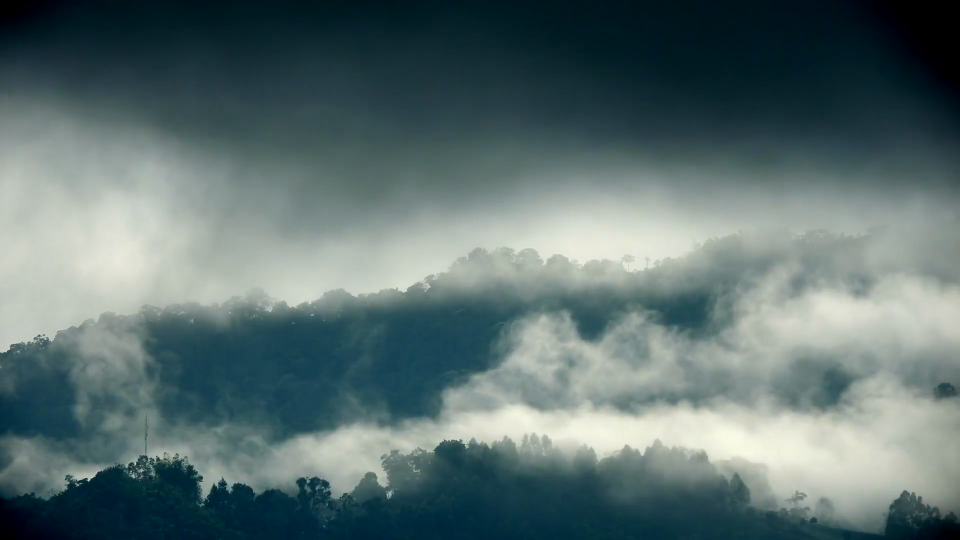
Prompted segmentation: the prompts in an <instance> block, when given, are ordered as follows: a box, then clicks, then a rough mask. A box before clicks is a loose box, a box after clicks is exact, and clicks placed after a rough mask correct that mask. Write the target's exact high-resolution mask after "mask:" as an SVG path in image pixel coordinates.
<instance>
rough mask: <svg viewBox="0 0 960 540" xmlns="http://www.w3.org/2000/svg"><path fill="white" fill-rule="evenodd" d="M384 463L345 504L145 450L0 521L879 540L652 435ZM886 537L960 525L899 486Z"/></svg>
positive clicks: (48, 530)
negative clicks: (593, 444)
mask: <svg viewBox="0 0 960 540" xmlns="http://www.w3.org/2000/svg"><path fill="white" fill-rule="evenodd" d="M381 462H382V469H383V472H384V473H385V477H386V482H385V485H381V483H380V481H379V478H378V476H377V474H376V473H373V472H368V473H366V474H365V475H364V476H363V478H362V479H360V480H359V482H358V483H357V485H356V487H354V488H353V489H352V490H351V491H350V492H345V493H343V494H342V495H340V496H336V495H335V494H334V492H333V491H331V488H330V484H329V482H327V481H326V480H324V479H322V478H318V477H311V478H306V477H301V478H298V479H297V480H296V482H294V483H292V484H293V485H295V486H296V490H295V491H294V490H292V489H287V490H285V491H281V490H277V489H269V490H265V491H262V492H260V493H257V492H255V491H254V490H253V489H251V488H250V487H249V486H247V485H245V484H242V483H234V484H233V485H232V486H231V485H230V484H228V482H227V481H226V480H225V479H223V478H221V479H220V480H219V481H218V482H216V483H215V484H213V485H212V486H211V487H210V489H209V491H208V492H207V494H206V497H204V496H203V493H202V490H201V484H200V483H201V481H202V480H203V477H202V476H201V475H200V473H199V472H198V471H197V470H196V469H195V468H194V466H193V465H191V464H190V462H189V460H188V459H187V458H186V457H183V458H181V457H180V456H179V455H175V456H169V455H164V456H163V457H162V458H148V457H147V456H145V455H144V456H140V458H139V459H138V460H137V461H136V462H131V463H129V464H128V465H126V466H123V465H116V466H113V467H109V468H107V469H104V470H102V471H100V472H98V473H97V474H96V475H95V476H94V477H93V478H92V479H86V478H84V479H79V480H78V479H76V478H74V477H73V476H69V475H68V476H67V477H66V479H65V480H66V487H65V489H63V490H62V491H60V492H59V493H57V494H56V495H54V496H52V497H50V498H49V499H43V498H38V497H36V496H35V495H33V494H30V495H24V496H20V497H17V498H14V499H13V500H10V501H4V500H0V502H2V504H3V506H2V507H0V515H2V517H3V518H4V523H5V524H6V525H8V526H9V525H13V526H14V527H15V529H12V530H14V532H15V533H19V534H24V535H30V536H31V537H47V536H51V537H58V538H97V539H100V538H104V539H105V538H145V539H147V538H150V539H152V538H198V539H205V538H210V539H214V538H218V539H223V538H231V539H243V538H251V539H257V538H263V539H271V538H278V537H279V538H423V537H440V538H459V539H472V538H491V537H495V538H518V539H519V538H523V539H538V538H576V539H594V538H596V539H600V538H603V539H611V540H612V539H629V538H677V537H678V536H681V537H683V538H718V537H724V538H758V539H759V538H794V539H797V540H800V539H817V538H819V539H827V538H837V539H840V538H843V539H844V540H847V539H853V538H859V539H863V540H866V539H868V538H879V536H877V535H870V534H863V533H852V532H851V531H846V530H842V529H837V528H835V527H831V526H830V525H831V522H832V520H833V517H834V516H833V512H832V510H833V509H832V503H831V502H830V501H829V500H828V499H821V500H820V501H818V503H817V505H816V507H815V509H814V510H813V511H811V508H810V507H809V506H807V505H806V502H805V499H806V497H807V495H806V494H805V493H802V492H800V491H796V492H795V493H794V494H793V495H792V496H791V497H790V498H788V499H786V500H785V501H784V504H785V506H784V507H781V508H780V510H779V511H776V512H774V511H767V512H760V511H758V510H757V509H756V508H755V507H753V506H751V504H750V503H751V496H750V490H749V488H748V487H747V486H746V485H745V484H744V482H743V481H742V480H741V478H740V476H739V475H738V474H736V473H734V474H733V475H732V476H731V477H730V478H727V477H725V476H723V475H721V474H720V473H719V472H718V470H717V469H716V467H714V465H713V464H711V463H710V460H709V459H708V458H707V455H706V454H705V453H703V452H690V451H684V450H682V449H679V448H667V447H665V446H664V445H663V444H662V443H661V442H660V441H659V440H657V441H654V443H653V444H652V445H651V446H649V447H647V448H646V449H645V450H643V451H640V450H637V449H633V448H630V447H629V446H625V447H624V448H623V449H622V450H620V451H619V452H616V453H615V454H614V455H611V456H608V457H605V458H603V459H598V458H597V455H596V452H595V451H594V450H593V449H592V448H589V447H586V446H583V447H581V448H579V449H577V451H576V452H575V453H574V454H573V455H569V454H567V455H565V454H564V453H563V452H561V451H559V450H558V449H557V448H555V447H554V446H553V443H552V441H551V439H550V438H549V437H548V436H546V435H544V436H542V437H541V436H538V435H536V434H531V435H529V436H524V438H523V440H522V441H521V444H520V445H517V444H516V443H514V442H513V441H512V440H510V439H509V438H506V437H504V438H503V439H502V440H501V441H498V442H495V443H494V444H492V445H487V444H485V443H479V442H477V441H476V440H471V441H470V442H469V443H467V444H464V443H463V441H460V440H455V441H443V442H441V443H440V444H439V445H438V446H437V447H436V448H435V449H434V450H433V451H424V450H422V449H419V448H418V449H416V450H415V451H413V452H411V453H409V454H404V453H401V452H399V451H397V450H393V451H391V452H389V453H387V454H384V455H383V456H382V457H381ZM290 487H292V486H287V488H290ZM8 530H10V529H8ZM885 533H886V537H888V538H896V539H908V538H909V539H912V538H931V539H932V538H937V539H939V538H951V537H955V536H956V535H957V534H960V526H958V524H957V518H956V516H955V515H953V514H952V513H951V514H948V515H946V516H941V515H940V511H939V509H937V508H931V507H930V506H929V505H924V504H923V498H922V497H917V495H916V494H911V493H907V492H904V493H903V494H902V495H901V496H900V498H898V499H897V500H896V501H894V502H893V503H892V504H891V505H890V511H889V515H888V518H887V524H886V529H885Z"/></svg>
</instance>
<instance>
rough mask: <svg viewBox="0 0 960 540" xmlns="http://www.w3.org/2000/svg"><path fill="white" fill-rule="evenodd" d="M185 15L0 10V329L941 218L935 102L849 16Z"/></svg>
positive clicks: (535, 10)
mask: <svg viewBox="0 0 960 540" xmlns="http://www.w3.org/2000/svg"><path fill="white" fill-rule="evenodd" d="M196 4H197V3H193V2H159V1H156V2H42V3H39V4H35V5H34V7H33V8H31V9H25V10H21V12H20V14H19V15H18V16H17V17H15V18H12V19H8V20H7V21H6V24H5V25H4V27H3V31H2V32H0V114H2V122H0V141H2V142H3V145H2V147H0V189H2V190H3V197H2V199H3V200H2V201H0V204H2V205H3V208H4V210H5V212H7V213H6V214H5V215H4V216H3V217H0V219H2V220H4V221H3V222H0V225H2V226H3V227H4V230H5V232H4V236H3V237H2V240H3V241H4V243H5V244H6V246H5V247H6V248H7V249H6V252H7V253H12V254H14V255H15V256H12V257H8V259H7V260H5V261H4V262H6V263H7V264H6V265H4V266H3V267H0V272H2V274H0V283H2V284H0V287H4V290H3V292H4V294H6V295H7V296H8V297H11V298H14V299H16V300H17V301H11V303H10V304H8V305H11V306H13V305H17V306H20V307H17V308H10V309H11V310H13V311H10V313H8V314H5V315H4V316H3V319H4V320H9V321H11V322H10V323H9V324H7V325H5V326H6V327H7V328H14V327H16V328H17V330H16V336H11V339H23V338H25V337H29V336H28V335H27V334H30V335H32V334H33V333H35V332H36V331H39V330H41V328H42V329H44V330H45V331H48V332H49V331H54V330H55V329H57V328H59V327H64V326H68V325H70V324H74V323H76V322H77V320H82V319H84V318H86V317H89V316H95V315H97V314H98V313H99V312H100V311H104V310H107V309H110V310H115V311H121V312H126V311H132V310H134V309H136V307H138V306H139V305H140V304H142V303H145V302H151V303H158V304H162V303H165V302H174V301H183V300H192V299H199V300H204V301H212V300H222V299H225V298H226V297H228V296H230V295H231V294H234V293H239V292H242V291H244V290H246V289H247V288H249V287H251V286H256V285H259V286H263V287H264V288H265V289H266V290H267V291H268V292H269V293H271V294H272V295H274V296H277V297H280V298H284V299H287V300H289V301H291V302H299V301H302V300H307V299H310V298H311V297H316V296H318V295H319V294H320V293H322V292H323V291H324V290H327V289H331V288H337V287H346V288H348V289H350V290H352V291H354V292H359V291H371V290H376V289H379V288H381V287H386V286H397V287H405V286H407V285H409V284H410V283H412V282H413V281H415V280H417V279H420V278H421V277H423V276H424V275H425V274H427V273H431V272H435V271H437V270H439V269H442V268H443V267H444V266H445V265H447V264H449V262H450V261H452V260H453V259H454V258H455V257H457V256H459V255H463V254H464V253H466V252H468V251H469V250H470V249H472V248H474V247H476V246H478V245H483V246H485V247H491V248H492V247H495V246H497V245H510V246H513V247H516V248H518V249H520V248H524V247H535V248H537V249H539V250H540V251H541V252H542V253H543V254H544V255H549V254H552V253H556V252H560V253H564V254H566V255H569V256H571V257H573V258H577V259H581V260H584V259H588V258H594V257H618V256H619V255H620V254H622V253H623V252H632V253H635V254H636V255H637V256H639V257H643V256H651V257H652V258H654V259H655V258H659V257H662V256H665V255H677V254H679V253H682V252H684V251H686V249H687V247H688V246H689V244H690V242H691V241H693V240H695V239H699V240H703V239H704V238H706V237H708V236H715V235H720V234H727V233H732V232H735V231H736V230H738V229H741V228H751V227H769V226H789V227H793V228H795V229H800V230H802V229H805V228H813V227H826V228H831V229H835V230H849V231H861V230H864V229H866V228H867V227H868V226H870V225H875V224H877V223H878V222H882V221H884V220H888V219H901V221H902V217H900V216H899V215H900V214H901V213H903V212H906V211H907V210H909V215H910V216H914V215H917V214H919V215H927V214H930V213H931V210H932V209H934V210H936V209H938V208H936V207H937V206H938V205H943V206H946V207H949V206H950V204H951V203H952V202H953V201H955V197H956V188H955V187H954V185H953V184H952V183H951V181H952V180H953V179H954V178H955V177H956V173H957V162H956V159H954V157H953V156H955V155H956V152H955V150H956V146H957V144H956V142H957V132H956V130H955V127H956V126H955V125H954V124H953V123H952V121H951V119H952V117H950V116H948V115H946V113H945V111H947V110H948V108H947V104H948V103H947V97H946V95H945V94H944V92H943V91H942V89H941V88H940V87H938V86H937V85H936V84H934V82H932V81H931V79H930V77H929V76H928V75H927V73H926V71H925V70H924V68H923V66H918V65H915V64H912V63H911V61H910V57H908V55H906V54H905V53H904V52H903V49H902V47H901V43H900V41H898V39H897V38H895V36H894V35H893V34H891V33H890V32H889V31H887V27H885V26H883V25H882V24H879V23H878V21H880V19H878V18H877V17H875V13H874V12H873V11H870V10H865V9H862V8H861V7H860V6H859V5H855V4H852V3H845V2H827V1H821V2H799V1H797V2H778V3H776V4H772V3H769V2H760V1H744V2H736V3H732V4H731V5H721V4H717V3H714V2H690V1H688V2H591V3H588V2H581V3H575V2H567V3H563V2H559V3H558V2H550V3H548V2H527V3H510V2H494V3H490V2H443V3H441V2H418V3H412V4H411V3H405V4H404V5H403V6H402V7H400V6H399V5H397V4H394V3H388V2H373V3H360V4H358V3H355V2H326V3H322V5H314V6H312V7H306V6H304V5H300V6H294V5H293V4H285V3H283V2H269V3H254V2H235V3H230V5H229V7H227V6H226V5H225V4H222V3H204V4H202V5H196ZM881 22H882V21H881ZM40 201H42V204H40ZM905 209H907V210H905ZM413 254H416V257H414V256H413ZM27 261H30V262H29V263H28V262H27ZM411 261H413V262H411ZM27 264H29V265H30V266H31V268H32V270H31V272H29V273H26V272H23V271H22V269H23V268H25V267H26V266H25V265H27ZM51 283H57V284H58V290H59V295H56V296H55V295H53V294H52V293H50V292H49V291H50V290H51V289H50V286H49V284H51ZM28 305H29V306H30V307H28ZM54 306H56V308H54ZM27 310H30V311H32V312H34V313H32V314H31V315H29V316H24V312H25V311H27ZM52 311H56V312H57V313H59V314H62V317H64V319H63V320H60V321H59V322H57V323H56V325H59V326H45V325H41V324H40V323H39V322H31V323H27V322H25V321H31V320H32V321H41V320H46V321H49V320H50V319H49V317H51V315H49V314H50V312H52ZM14 312H16V313H17V314H16V315H13V314H12V313H14ZM48 324H50V323H48ZM27 328H30V329H31V330H27ZM34 328H35V329H36V330H33V329H34ZM10 331H11V332H13V330H10Z"/></svg>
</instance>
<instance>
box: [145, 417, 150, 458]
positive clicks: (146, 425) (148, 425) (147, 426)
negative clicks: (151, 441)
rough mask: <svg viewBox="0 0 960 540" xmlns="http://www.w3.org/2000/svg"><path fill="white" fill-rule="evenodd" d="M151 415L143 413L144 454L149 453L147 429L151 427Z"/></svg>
mask: <svg viewBox="0 0 960 540" xmlns="http://www.w3.org/2000/svg"><path fill="white" fill-rule="evenodd" d="M148 418H149V415H146V414H145V415H143V455H144V457H146V455H147V429H149V427H150V422H149V420H148Z"/></svg>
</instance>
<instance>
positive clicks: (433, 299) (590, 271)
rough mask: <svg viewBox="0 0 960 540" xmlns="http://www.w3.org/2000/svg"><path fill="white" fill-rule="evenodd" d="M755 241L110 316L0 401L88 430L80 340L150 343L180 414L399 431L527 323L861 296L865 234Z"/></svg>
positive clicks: (42, 424)
mask: <svg viewBox="0 0 960 540" xmlns="http://www.w3.org/2000/svg"><path fill="white" fill-rule="evenodd" d="M759 242H760V240H758V239H753V241H751V239H750V238H744V237H741V236H733V237H727V238H722V239H717V240H714V241H710V242H707V243H706V244H705V245H703V246H702V247H701V248H700V249H699V250H696V251H695V252H693V253H692V254H691V255H689V256H687V257H685V258H683V259H679V260H666V261H656V262H654V263H653V265H652V266H650V267H649V268H647V269H644V270H642V271H630V272H628V271H627V269H626V267H627V266H629V264H630V263H629V262H627V263H623V262H619V261H590V262H588V263H586V264H583V265H580V264H576V263H575V262H574V261H570V260H568V259H566V258H565V257H563V256H553V257H551V258H549V259H547V260H546V261H543V260H542V259H541V257H540V256H539V255H538V254H537V253H536V252H535V251H533V250H523V251H520V252H519V253H517V252H514V251H513V250H509V249H500V250H496V251H494V252H492V253H491V252H487V251H484V250H481V249H477V250H475V251H473V252H472V253H470V254H469V255H468V256H467V257H464V258H461V259H459V260H458V261H456V263H454V264H453V266H452V267H451V268H450V270H449V271H448V272H445V273H440V274H437V275H432V276H429V277H427V278H426V279H425V280H424V281H422V282H420V283H416V284H414V285H413V286H411V287H410V288H409V289H407V290H406V291H397V290H385V291H382V292H380V293H376V294H361V295H357V296H354V295H351V294H349V293H347V292H346V291H343V290H334V291H330V292H328V293H326V294H325V295H323V297H322V298H320V299H318V300H316V301H313V302H309V303H303V304H300V305H297V306H292V307H291V306H288V305H287V304H286V303H284V302H274V301H272V300H271V299H270V298H269V297H267V296H266V295H265V294H264V293H263V292H262V291H253V292H251V293H250V294H248V295H247V296H245V297H235V298H233V299H231V300H229V301H227V302H224V303H223V304H220V305H209V306H204V305H199V304H196V303H186V304H177V305H170V306H166V307H164V308H159V307H155V306H144V307H143V308H142V309H141V310H140V312H139V313H136V314H132V315H115V314H112V313H105V314H103V315H101V316H100V317H99V319H98V320H97V321H93V320H89V321H86V322H84V323H83V324H81V325H79V326H78V327H74V328H70V329H67V330H64V331H62V332H58V333H57V335H56V336H55V337H54V338H52V339H50V338H48V337H46V336H37V337H36V338H34V339H33V340H32V341H29V342H25V343H18V344H14V345H12V346H11V347H10V348H9V350H8V351H7V352H5V353H0V366H2V368H3V369H2V375H0V377H2V379H0V384H2V387H3V388H4V389H6V391H4V392H2V393H0V433H2V432H12V433H16V434H24V435H29V434H43V435H45V436H50V437H56V438H67V437H76V436H78V435H80V434H81V426H80V424H79V423H78V421H77V418H76V415H75V411H74V404H75V403H76V399H77V398H76V395H75V381H76V378H77V373H76V367H77V359H76V357H77V356H78V354H77V350H78V348H80V347H81V345H82V344H83V342H84V334H85V333H93V332H101V331H102V332H107V333H133V334H135V335H136V336H137V339H142V342H143V345H144V347H145V352H146V354H147V355H148V356H149V362H147V364H146V365H145V367H146V369H147V370H148V371H149V372H150V373H149V377H151V380H154V381H155V383H154V384H155V385H156V387H155V390H154V392H155V395H156V398H157V400H158V402H159V406H160V409H161V411H162V413H163V414H164V416H165V417H166V418H168V419H169V420H172V421H178V420H179V421H183V422H190V423H205V424H209V425H216V424H219V423H222V422H249V423H256V424H262V425H270V426H271V427H273V428H275V429H276V432H275V435H276V436H277V437H284V436H289V435H292V434H297V433H305V432H310V431H314V430H318V429H325V428H330V427H333V426H336V425H339V424H342V423H345V422H349V421H352V420H357V419H361V418H362V419H369V418H371V417H373V418H377V419H379V420H380V421H385V422H390V421H394V420H397V419H403V418H409V417H416V416H430V415H434V414H436V413H437V411H438V410H439V407H440V394H441V392H442V391H443V390H444V389H445V388H447V387H449V386H451V385H455V384H457V383H458V382H462V381H463V380H464V379H465V378H466V377H468V376H469V375H471V374H475V373H480V372H483V371H485V370H487V369H489V368H490V367H491V366H492V365H494V364H495V363H496V362H497V361H498V360H499V354H498V353H499V351H498V350H497V349H496V344H497V342H498V339H499V338H500V337H501V336H502V335H503V333H504V331H505V330H509V328H510V325H511V323H513V322H515V321H517V320H519V319H520V318H522V317H524V316H526V315H529V314H531V313H538V312H559V311H567V312H569V313H570V314H571V316H572V319H573V321H574V322H575V324H576V326H577V330H578V331H579V333H580V334H581V335H582V336H584V337H585V338H587V339H596V338H597V337H598V335H599V334H600V333H601V332H602V331H603V330H604V329H605V328H606V327H607V325H608V324H609V323H611V322H612V321H614V320H615V319H616V318H617V317H619V316H621V315H622V314H623V313H624V312H626V311H628V310H643V311H644V312H647V313H649V314H650V315H651V316H652V317H654V318H655V320H657V321H658V322H660V323H662V324H663V325H666V326H667V327H670V328H676V329H678V330H680V331H683V332H689V333H691V334H694V335H703V334H708V333H710V332H717V331H719V330H721V329H722V328H723V325H724V324H725V323H727V322H729V317H728V316H727V314H726V313H725V312H724V310H725V308H727V307H728V301H729V299H730V296H731V295H732V294H734V293H735V292H736V291H737V290H738V288H740V287H745V286H749V285H750V284H751V282H752V281H753V280H756V279H759V278H760V277H762V276H764V275H765V274H766V273H767V272H768V271H769V270H770V269H771V268H772V267H774V266H775V265H777V264H782V263H783V262H784V261H785V260H789V261H791V262H795V263H796V264H799V265H802V266H803V267H804V270H805V272H804V273H803V274H799V275H800V276H801V277H802V279H803V280H807V281H808V282H806V283H805V282H804V281H801V280H800V279H799V278H798V280H797V282H796V283H794V284H792V285H791V286H793V287H795V288H796V289H797V291H796V292H797V294H799V293H800V292H801V291H802V289H803V288H804V287H806V286H808V285H810V284H812V283H815V282H817V281H818V280H824V279H830V280H841V279H842V280H843V281H844V282H845V283H847V284H849V285H850V286H853V287H866V286H867V285H868V283H867V282H868V280H869V279H870V277H871V276H870V274H869V273H867V270H866V268H865V267H862V268H857V267H856V266H855V265H854V266H853V267H849V266H840V264H838V259H840V261H839V262H840V263H843V264H845V265H846V264H847V263H848V261H849V262H852V263H861V264H864V265H865V264H866V261H865V260H864V257H865V256H866V254H865V249H864V248H865V247H866V246H867V239H866V238H865V237H836V236H829V235H824V234H810V235H806V236H804V237H801V238H799V239H795V240H793V239H790V238H789V237H787V236H783V237H781V238H779V243H776V242H774V241H773V240H771V239H769V238H766V239H765V243H759ZM771 242H773V243H771ZM628 260H629V259H628ZM831 368H832V366H826V367H825V371H826V372H828V375H827V376H828V377H829V378H830V380H829V381H828V382H829V384H830V385H832V386H831V387H830V389H829V391H830V392H832V393H833V394H835V393H837V392H839V391H842V389H843V387H844V386H845V385H846V384H848V383H849V377H848V376H847V375H846V374H845V373H842V372H841V371H837V370H831ZM714 392H717V393H718V392H722V389H721V388H717V389H715V390H714ZM657 397H658V398H663V399H674V400H675V399H677V398H678V397H679V396H671V395H669V394H667V393H664V394H662V395H659V396H657ZM704 397H708V396H704ZM789 397H790V396H785V398H789ZM834 398H835V395H825V397H824V399H825V400H827V401H830V400H832V399H834ZM629 401H630V400H629V399H627V400H626V401H624V400H623V399H621V400H620V401H619V402H618V403H617V405H619V406H628V405H630V403H629ZM110 406H111V404H109V403H99V404H97V405H96V406H92V409H94V410H97V409H105V408H106V409H108V408H109V407H110Z"/></svg>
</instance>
